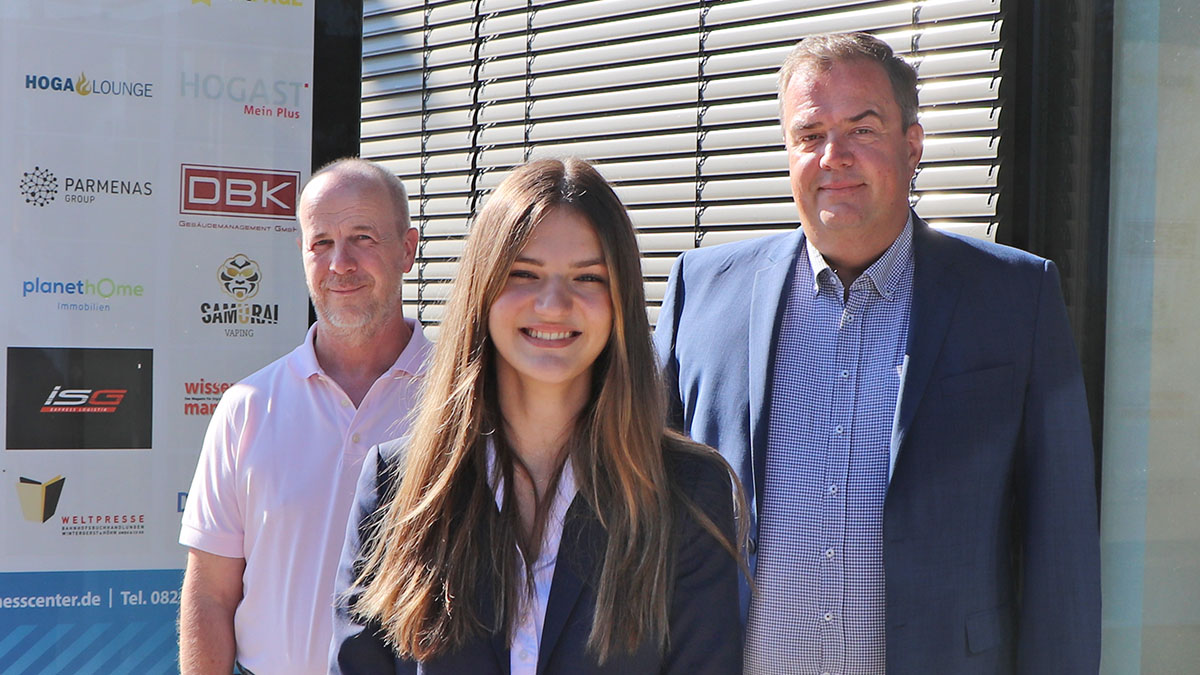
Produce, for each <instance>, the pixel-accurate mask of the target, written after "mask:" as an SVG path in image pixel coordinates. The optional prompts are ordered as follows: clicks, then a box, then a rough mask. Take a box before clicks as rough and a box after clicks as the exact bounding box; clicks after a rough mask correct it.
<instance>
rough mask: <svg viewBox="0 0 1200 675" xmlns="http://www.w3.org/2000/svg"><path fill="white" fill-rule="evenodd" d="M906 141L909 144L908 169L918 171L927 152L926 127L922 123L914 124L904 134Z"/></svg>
mask: <svg viewBox="0 0 1200 675" xmlns="http://www.w3.org/2000/svg"><path fill="white" fill-rule="evenodd" d="M904 141H905V142H906V143H907V144H908V168H909V170H910V171H916V170H917V165H918V164H920V163H921V155H922V154H923V153H924V152H925V127H923V126H921V123H920V122H913V123H912V124H910V125H909V126H908V130H907V131H905V132H904Z"/></svg>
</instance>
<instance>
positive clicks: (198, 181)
mask: <svg viewBox="0 0 1200 675" xmlns="http://www.w3.org/2000/svg"><path fill="white" fill-rule="evenodd" d="M299 192H300V172H299V171H278V170H274V169H250V168H245V167H231V166H206V165H203V164H181V165H180V184H179V212H180V213H181V214H187V215H214V216H241V217H243V218H276V219H286V220H291V219H293V218H295V217H296V198H297V196H298V195H299ZM180 224H181V225H182V224H184V223H182V222H181V223H180ZM292 229H293V231H294V228H292Z"/></svg>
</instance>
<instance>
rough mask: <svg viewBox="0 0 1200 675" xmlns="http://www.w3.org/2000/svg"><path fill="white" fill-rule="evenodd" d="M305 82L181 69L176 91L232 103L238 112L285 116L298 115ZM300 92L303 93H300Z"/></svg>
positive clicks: (187, 96)
mask: <svg viewBox="0 0 1200 675" xmlns="http://www.w3.org/2000/svg"><path fill="white" fill-rule="evenodd" d="M308 89H309V86H308V83H307V82H297V81H292V80H265V79H263V78H253V77H245V76H242V75H233V76H229V77H227V76H225V75H223V74H221V73H198V72H194V71H192V72H181V73H180V74H179V95H180V96H181V97H182V98H185V99H198V100H209V101H218V102H227V103H232V104H233V107H234V108H236V109H238V110H239V111H240V112H241V114H243V115H248V116H250V117H268V118H278V119H286V120H298V119H300V118H301V116H302V114H301V106H302V100H303V106H304V107H307V104H308V100H309V97H308ZM302 94H303V96H302Z"/></svg>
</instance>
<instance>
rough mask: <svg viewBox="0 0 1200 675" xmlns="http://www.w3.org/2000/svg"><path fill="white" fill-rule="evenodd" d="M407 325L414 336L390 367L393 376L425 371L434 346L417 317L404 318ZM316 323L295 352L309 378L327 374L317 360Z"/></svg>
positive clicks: (302, 372)
mask: <svg viewBox="0 0 1200 675" xmlns="http://www.w3.org/2000/svg"><path fill="white" fill-rule="evenodd" d="M404 323H405V325H407V326H408V327H409V329H411V330H412V336H411V337H409V338H408V344H407V345H405V346H404V349H403V350H402V351H401V352H400V355H399V356H397V357H396V362H395V363H393V364H392V367H391V368H389V369H388V372H389V373H391V375H392V376H393V377H414V376H417V375H420V374H422V373H424V372H425V361H426V358H427V357H428V356H429V352H430V351H431V350H432V348H433V343H431V342H430V341H429V339H428V338H426V337H425V331H423V330H422V329H421V322H420V321H417V320H415V319H409V318H405V319H404ZM318 325H319V324H316V323H314V324H313V325H311V326H309V327H308V333H307V334H305V336H304V343H303V344H301V345H300V346H299V347H298V348H297V349H296V351H295V352H293V356H294V360H293V364H294V366H295V368H296V370H297V371H298V372H299V373H300V375H301V377H304V378H305V379H308V378H310V377H312V376H313V375H325V370H324V369H322V368H321V364H320V362H318V361H317V347H316V340H317V326H318Z"/></svg>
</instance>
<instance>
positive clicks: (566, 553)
mask: <svg viewBox="0 0 1200 675" xmlns="http://www.w3.org/2000/svg"><path fill="white" fill-rule="evenodd" d="M606 543H607V536H606V534H605V532H604V528H602V527H600V521H599V520H598V519H597V518H596V515H595V513H594V512H593V511H592V509H591V507H589V506H588V504H587V501H586V500H584V498H583V496H582V495H578V494H577V495H575V499H574V501H572V502H571V506H570V508H568V509H567V517H566V520H565V521H564V522H563V533H562V539H561V540H560V542H559V545H558V557H557V559H556V560H555V562H554V579H553V581H551V583H550V598H549V599H548V600H547V601H546V618H545V619H544V620H543V622H542V641H541V644H540V645H539V646H538V667H537V672H538V673H545V672H546V664H547V663H549V661H550V656H551V655H552V654H553V653H554V648H555V645H556V644H557V643H558V640H559V638H560V637H562V634H563V629H564V628H565V627H566V625H567V622H568V621H569V620H570V618H571V613H572V612H573V611H574V609H575V605H576V604H577V603H578V600H579V595H580V593H581V592H582V591H583V587H584V585H585V584H595V583H597V580H598V579H599V577H600V573H599V565H600V561H601V560H602V559H603V556H604V547H605V545H606ZM585 625H587V626H589V627H590V626H591V625H592V622H591V617H588V621H586V622H585Z"/></svg>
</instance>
